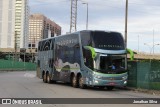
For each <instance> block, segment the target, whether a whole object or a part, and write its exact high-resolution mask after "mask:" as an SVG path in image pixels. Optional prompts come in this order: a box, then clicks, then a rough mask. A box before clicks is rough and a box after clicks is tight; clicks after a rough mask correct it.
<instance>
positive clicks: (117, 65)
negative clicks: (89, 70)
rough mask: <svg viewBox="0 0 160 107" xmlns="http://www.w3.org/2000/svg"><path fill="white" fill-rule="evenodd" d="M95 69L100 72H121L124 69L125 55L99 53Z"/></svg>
mask: <svg viewBox="0 0 160 107" xmlns="http://www.w3.org/2000/svg"><path fill="white" fill-rule="evenodd" d="M95 62H96V64H95V70H96V71H97V72H102V73H107V74H108V73H109V74H110V73H112V74H117V73H123V72H126V70H125V56H123V55H120V56H114V55H112V56H111V55H109V56H107V55H100V56H99V58H97V59H96V61H95Z"/></svg>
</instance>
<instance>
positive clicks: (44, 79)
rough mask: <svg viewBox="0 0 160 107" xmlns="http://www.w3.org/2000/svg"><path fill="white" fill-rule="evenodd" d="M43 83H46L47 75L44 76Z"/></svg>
mask: <svg viewBox="0 0 160 107" xmlns="http://www.w3.org/2000/svg"><path fill="white" fill-rule="evenodd" d="M43 81H44V82H46V75H45V74H44V75H43Z"/></svg>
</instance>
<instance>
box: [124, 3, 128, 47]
mask: <svg viewBox="0 0 160 107" xmlns="http://www.w3.org/2000/svg"><path fill="white" fill-rule="evenodd" d="M127 25H128V0H126V9H125V46H126V48H127V27H128V26H127Z"/></svg>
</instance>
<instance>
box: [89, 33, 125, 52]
mask: <svg viewBox="0 0 160 107" xmlns="http://www.w3.org/2000/svg"><path fill="white" fill-rule="evenodd" d="M92 45H93V47H94V48H99V49H107V50H123V49H124V48H125V47H124V40H123V37H122V35H121V34H120V33H116V32H112V33H110V32H93V33H92Z"/></svg>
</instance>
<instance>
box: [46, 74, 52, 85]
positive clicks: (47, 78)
mask: <svg viewBox="0 0 160 107" xmlns="http://www.w3.org/2000/svg"><path fill="white" fill-rule="evenodd" d="M46 81H47V83H49V84H50V83H52V81H51V78H50V76H49V73H47V77H46Z"/></svg>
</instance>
